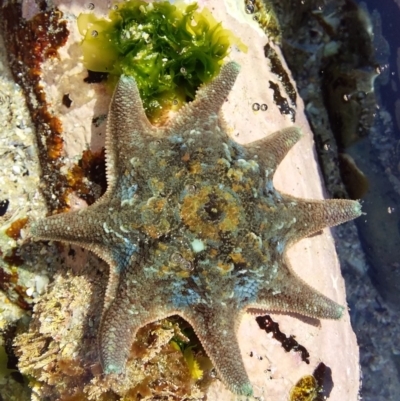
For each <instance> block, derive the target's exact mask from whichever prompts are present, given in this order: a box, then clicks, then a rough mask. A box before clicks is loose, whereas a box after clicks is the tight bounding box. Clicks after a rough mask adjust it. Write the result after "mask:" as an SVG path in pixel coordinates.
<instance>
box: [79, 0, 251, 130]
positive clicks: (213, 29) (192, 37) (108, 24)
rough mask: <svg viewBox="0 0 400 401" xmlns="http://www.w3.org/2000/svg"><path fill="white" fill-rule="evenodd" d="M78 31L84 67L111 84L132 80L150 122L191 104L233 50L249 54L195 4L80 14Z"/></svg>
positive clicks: (133, 4)
mask: <svg viewBox="0 0 400 401" xmlns="http://www.w3.org/2000/svg"><path fill="white" fill-rule="evenodd" d="M78 27H79V31H80V33H81V34H82V35H83V36H84V39H83V41H82V50H83V56H84V65H85V67H86V68H87V69H89V70H92V71H96V72H106V73H109V74H110V75H109V81H110V82H111V84H115V82H116V81H117V79H118V77H119V76H120V75H121V74H125V75H130V76H133V77H134V78H135V79H136V82H137V85H138V87H139V91H140V96H141V98H142V100H143V103H144V108H145V110H146V113H147V115H148V117H149V118H150V119H151V120H153V123H157V122H160V117H161V112H162V111H163V110H164V112H165V111H166V110H171V109H174V110H175V109H178V108H179V107H180V106H181V105H182V104H184V103H185V102H186V101H188V100H191V99H193V98H194V96H195V92H196V89H197V88H198V87H199V86H200V85H201V84H202V83H205V82H208V81H210V80H211V79H212V78H213V77H214V76H216V75H217V74H218V73H219V70H220V68H221V65H222V64H223V59H224V58H225V57H226V56H227V54H228V53H229V49H230V46H231V45H233V44H235V45H236V46H237V47H238V48H239V49H240V50H242V51H247V48H246V46H245V45H243V44H242V43H241V42H240V40H239V39H237V38H235V36H234V35H233V34H232V33H231V32H230V31H228V30H227V29H224V28H223V27H222V25H221V23H218V22H217V21H216V20H215V19H214V18H213V16H212V15H211V13H210V12H209V11H208V10H207V9H205V8H204V9H203V10H202V11H198V5H197V4H196V3H194V4H190V5H187V6H185V5H183V4H181V5H173V4H170V3H169V2H168V1H162V2H152V3H147V2H145V1H142V0H132V1H128V2H125V3H117V4H115V5H114V6H113V7H112V9H111V11H110V13H109V15H108V19H103V18H98V17H96V16H95V15H94V14H81V15H80V16H79V17H78ZM161 119H162V118H161Z"/></svg>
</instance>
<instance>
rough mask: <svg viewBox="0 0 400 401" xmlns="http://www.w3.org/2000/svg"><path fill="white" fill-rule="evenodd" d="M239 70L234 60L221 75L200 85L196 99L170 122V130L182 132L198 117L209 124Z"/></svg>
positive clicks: (225, 65) (225, 66) (222, 70)
mask: <svg viewBox="0 0 400 401" xmlns="http://www.w3.org/2000/svg"><path fill="white" fill-rule="evenodd" d="M239 70H240V66H239V64H237V63H235V62H234V61H231V62H229V63H226V64H224V65H223V66H222V68H221V71H220V73H219V75H218V76H217V77H215V78H214V80H213V81H211V82H210V83H209V84H207V85H204V86H202V87H200V89H199V90H198V91H197V93H196V99H195V100H194V101H193V102H191V103H189V104H187V105H186V106H184V107H183V108H182V109H181V110H180V111H179V113H178V115H177V117H176V118H175V119H174V120H173V121H171V123H170V124H169V126H168V132H181V131H182V127H184V126H188V127H189V126H190V125H191V124H193V121H195V120H197V119H200V120H203V119H204V120H205V121H204V123H205V124H207V122H208V121H211V120H212V118H211V119H210V116H213V115H214V116H217V115H218V114H219V111H220V109H221V107H222V105H223V104H224V102H225V100H226V98H227V97H228V95H229V93H230V91H231V89H232V87H233V85H234V83H235V81H236V78H237V76H238V74H239ZM206 120H207V121H206Z"/></svg>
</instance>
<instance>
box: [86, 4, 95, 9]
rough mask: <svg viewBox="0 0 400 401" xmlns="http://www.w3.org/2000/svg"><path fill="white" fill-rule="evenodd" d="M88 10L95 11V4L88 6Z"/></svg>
mask: <svg viewBox="0 0 400 401" xmlns="http://www.w3.org/2000/svg"><path fill="white" fill-rule="evenodd" d="M86 8H87V9H88V10H94V4H93V3H89V4H87V6H86Z"/></svg>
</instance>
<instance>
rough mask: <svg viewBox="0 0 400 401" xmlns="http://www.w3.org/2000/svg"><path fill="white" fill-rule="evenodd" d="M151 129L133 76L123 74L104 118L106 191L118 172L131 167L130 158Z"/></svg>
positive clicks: (112, 183)
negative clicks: (105, 125)
mask: <svg viewBox="0 0 400 401" xmlns="http://www.w3.org/2000/svg"><path fill="white" fill-rule="evenodd" d="M152 131H154V128H153V126H152V125H151V124H150V122H149V120H148V119H147V117H146V114H145V111H144V109H143V103H142V100H141V98H140V95H139V90H138V87H137V85H136V81H135V79H134V78H132V77H129V76H126V75H122V76H121V78H120V79H119V81H118V84H117V87H116V88H115V91H114V94H113V97H112V99H111V103H110V109H109V112H108V119H107V135H106V158H107V181H108V191H107V192H110V191H112V189H113V187H114V184H115V182H116V180H117V177H118V175H119V174H120V173H121V171H124V170H130V169H132V165H131V164H130V159H131V158H132V155H134V154H138V149H137V148H138V146H139V145H140V144H142V143H143V142H144V141H145V137H146V134H149V133H150V132H152Z"/></svg>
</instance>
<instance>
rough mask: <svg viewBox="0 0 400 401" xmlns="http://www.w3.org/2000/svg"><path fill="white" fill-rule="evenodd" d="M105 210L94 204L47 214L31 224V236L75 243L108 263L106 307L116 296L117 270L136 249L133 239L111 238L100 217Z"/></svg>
mask: <svg viewBox="0 0 400 401" xmlns="http://www.w3.org/2000/svg"><path fill="white" fill-rule="evenodd" d="M107 213H108V207H107V205H101V204H94V205H92V206H89V207H88V208H85V209H81V210H78V211H72V212H68V213H62V214H57V215H54V216H49V217H46V218H43V219H40V220H37V221H35V222H33V223H31V225H30V235H31V236H32V238H33V239H35V240H50V241H61V242H65V243H68V244H73V245H78V246H80V247H82V248H85V249H87V250H89V251H91V252H93V253H95V254H96V255H97V256H99V257H100V258H101V259H103V260H104V261H105V262H107V263H108V264H109V266H110V270H109V280H108V286H107V290H106V294H105V298H104V308H105V309H107V307H108V305H109V304H110V302H111V301H112V299H113V298H114V296H115V293H116V289H117V286H118V283H119V275H120V272H121V271H122V270H124V268H125V267H126V266H127V265H128V264H129V262H130V258H131V256H132V254H133V253H134V252H135V248H134V241H127V240H124V239H121V238H119V237H117V238H115V237H113V233H112V230H110V229H109V228H108V227H107V223H106V222H105V221H104V220H103V219H102V216H104V215H106V214H107ZM120 237H121V236H120ZM107 242H109V243H110V244H111V243H112V246H111V245H109V246H107Z"/></svg>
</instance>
